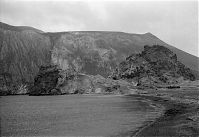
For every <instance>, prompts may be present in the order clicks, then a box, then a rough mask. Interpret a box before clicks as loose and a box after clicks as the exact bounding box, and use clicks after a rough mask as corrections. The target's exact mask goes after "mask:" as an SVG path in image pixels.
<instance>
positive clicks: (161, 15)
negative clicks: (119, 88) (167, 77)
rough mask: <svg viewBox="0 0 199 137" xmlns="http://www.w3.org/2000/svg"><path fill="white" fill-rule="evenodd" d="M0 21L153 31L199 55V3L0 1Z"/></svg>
mask: <svg viewBox="0 0 199 137" xmlns="http://www.w3.org/2000/svg"><path fill="white" fill-rule="evenodd" d="M0 20H1V21H3V22H5V23H8V24H12V25H23V26H24V25H25V26H33V27H35V28H38V29H41V30H43V31H48V32H49V31H52V32H54V31H73V30H74V31H77V30H82V31H87V30H101V31H123V32H128V33H146V32H151V33H153V34H154V35H156V36H157V37H159V38H160V39H162V40H163V41H165V42H167V43H169V44H171V45H173V46H176V47H177V48H180V49H182V50H185V51H187V52H189V53H191V54H194V55H197V56H199V55H198V31H197V30H198V3H197V1H174V2H172V1H160V2H158V1H124V2H122V1H85V2H84V1H73V2H72V1H58V2H56V1H0Z"/></svg>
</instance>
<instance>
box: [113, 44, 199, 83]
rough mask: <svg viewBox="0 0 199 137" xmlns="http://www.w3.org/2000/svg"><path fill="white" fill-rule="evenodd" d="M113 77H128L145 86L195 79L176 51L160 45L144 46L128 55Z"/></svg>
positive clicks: (127, 78)
mask: <svg viewBox="0 0 199 137" xmlns="http://www.w3.org/2000/svg"><path fill="white" fill-rule="evenodd" d="M111 77H112V78H113V79H126V80H129V81H131V82H134V83H137V85H145V86H146V85H147V86H154V85H159V84H176V83H179V82H180V81H183V80H195V76H194V75H193V73H192V72H191V70H190V69H189V68H187V67H186V66H185V65H184V64H182V63H181V62H180V61H178V59H177V55H176V54H175V53H173V52H172V51H171V50H169V49H168V48H166V47H164V46H159V45H154V46H152V47H150V46H144V50H143V51H142V52H141V53H139V54H132V55H131V56H129V57H127V58H126V60H125V61H123V62H121V63H120V64H119V66H118V67H117V68H116V70H115V71H114V72H113V74H112V76H111Z"/></svg>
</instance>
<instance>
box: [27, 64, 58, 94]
mask: <svg viewBox="0 0 199 137" xmlns="http://www.w3.org/2000/svg"><path fill="white" fill-rule="evenodd" d="M59 78H61V75H60V70H59V69H58V67H57V66H52V65H49V66H41V67H40V70H39V73H38V75H37V76H36V77H35V79H34V85H33V87H32V88H31V89H30V93H29V95H60V94H61V91H60V89H59V88H58V79H59Z"/></svg>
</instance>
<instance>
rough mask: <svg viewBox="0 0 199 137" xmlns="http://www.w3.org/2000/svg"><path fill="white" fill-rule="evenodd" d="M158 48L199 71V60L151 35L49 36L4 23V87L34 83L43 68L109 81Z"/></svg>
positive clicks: (0, 51) (0, 71)
mask: <svg viewBox="0 0 199 137" xmlns="http://www.w3.org/2000/svg"><path fill="white" fill-rule="evenodd" d="M154 44H159V45H163V46H166V47H168V48H169V49H171V50H172V51H174V52H175V53H176V54H177V56H178V59H179V60H180V61H181V62H182V63H184V64H185V65H186V66H188V67H190V68H191V69H194V70H198V58H197V57H195V56H192V55H190V54H188V53H186V52H183V51H181V50H179V49H176V48H174V47H172V46H170V45H168V44H166V43H165V42H163V41H161V40H160V39H158V38H157V37H155V36H154V35H153V34H151V33H146V34H129V33H123V32H103V31H102V32H100V31H90V32H60V33H45V32H42V31H40V30H38V29H35V28H31V27H24V26H22V27H20V26H18V27H17V26H11V25H8V24H4V23H0V66H1V67H0V84H1V85H0V87H5V85H6V86H10V85H16V84H17V85H19V84H24V83H32V82H33V81H34V77H35V76H36V75H37V73H38V72H39V67H40V66H42V65H49V64H54V65H58V66H59V67H61V68H62V69H67V68H74V69H75V70H76V71H78V72H81V73H85V74H89V75H97V74H100V75H102V76H103V77H107V76H108V75H109V74H110V72H112V70H113V69H114V68H115V67H116V66H117V65H118V63H119V62H121V61H123V60H124V59H125V58H126V57H127V56H129V55H131V54H132V53H139V52H141V51H142V50H143V49H144V45H149V46H152V45H154ZM1 89H2V88H1ZM1 89H0V90H1Z"/></svg>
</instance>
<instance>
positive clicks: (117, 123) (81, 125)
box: [0, 95, 160, 136]
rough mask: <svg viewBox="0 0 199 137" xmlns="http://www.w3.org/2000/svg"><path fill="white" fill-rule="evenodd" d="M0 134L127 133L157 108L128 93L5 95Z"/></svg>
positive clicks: (1, 99) (156, 110) (149, 118)
mask: <svg viewBox="0 0 199 137" xmlns="http://www.w3.org/2000/svg"><path fill="white" fill-rule="evenodd" d="M0 103H1V135H3V136H80V135H81V136H116V135H120V136H127V135H130V134H132V132H133V131H135V129H136V128H137V127H139V126H141V124H142V122H143V121H145V120H152V119H154V118H156V117H157V116H158V115H159V114H160V110H159V109H158V108H157V107H154V106H153V105H151V104H150V103H147V101H146V100H142V99H139V98H135V97H130V96H97V95H67V96H36V97H34V96H5V97H1V98H0Z"/></svg>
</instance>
